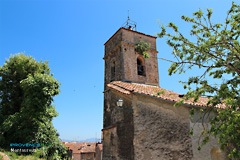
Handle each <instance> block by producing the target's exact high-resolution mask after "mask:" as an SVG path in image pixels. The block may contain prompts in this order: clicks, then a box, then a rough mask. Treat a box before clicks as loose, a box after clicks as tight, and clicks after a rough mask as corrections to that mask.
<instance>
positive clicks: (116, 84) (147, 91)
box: [107, 81, 223, 108]
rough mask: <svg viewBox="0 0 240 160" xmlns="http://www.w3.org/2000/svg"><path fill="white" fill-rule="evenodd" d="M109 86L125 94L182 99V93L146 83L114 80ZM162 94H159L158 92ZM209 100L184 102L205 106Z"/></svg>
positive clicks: (176, 100)
mask: <svg viewBox="0 0 240 160" xmlns="http://www.w3.org/2000/svg"><path fill="white" fill-rule="evenodd" d="M107 86H108V87H109V88H112V89H115V90H117V91H118V92H121V93H123V94H127V95H130V94H142V95H147V96H150V97H155V98H159V99H162V100H166V101H171V102H179V101H181V100H182V98H181V97H179V96H181V95H182V94H179V93H176V92H172V91H169V90H166V89H163V88H161V87H159V86H152V85H146V84H138V83H129V82H122V81H113V82H111V83H109V84H108V85H107ZM158 92H159V93H160V94H157V93H158ZM207 102H208V98H206V97H200V98H199V100H198V102H195V103H193V100H188V101H184V104H187V105H193V106H199V107H203V106H206V105H207ZM216 108H223V105H218V106H217V107H216Z"/></svg>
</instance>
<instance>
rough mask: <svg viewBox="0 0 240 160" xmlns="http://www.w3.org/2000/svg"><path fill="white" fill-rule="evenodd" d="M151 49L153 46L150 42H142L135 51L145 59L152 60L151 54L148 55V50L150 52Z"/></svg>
mask: <svg viewBox="0 0 240 160" xmlns="http://www.w3.org/2000/svg"><path fill="white" fill-rule="evenodd" d="M150 47H151V44H150V43H148V42H144V41H140V42H139V43H138V44H137V45H136V46H135V51H136V52H138V53H141V54H143V57H144V58H145V59H147V58H150V56H149V54H148V53H147V50H149V49H150Z"/></svg>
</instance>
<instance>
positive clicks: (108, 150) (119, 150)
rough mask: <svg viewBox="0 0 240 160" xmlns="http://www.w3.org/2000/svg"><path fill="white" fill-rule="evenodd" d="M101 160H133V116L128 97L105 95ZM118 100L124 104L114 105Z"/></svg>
mask: <svg viewBox="0 0 240 160" xmlns="http://www.w3.org/2000/svg"><path fill="white" fill-rule="evenodd" d="M105 98H106V100H105V105H106V106H104V129H103V136H104V138H103V159H104V160H108V159H109V160H110V159H111V160H113V159H116V160H133V132H134V129H133V116H132V113H133V111H132V101H131V100H130V97H128V96H123V95H121V94H119V93H117V92H111V91H108V93H105ZM119 98H122V99H123V101H124V103H123V106H122V107H121V108H120V107H118V106H117V105H116V102H117V100H118V99H119Z"/></svg>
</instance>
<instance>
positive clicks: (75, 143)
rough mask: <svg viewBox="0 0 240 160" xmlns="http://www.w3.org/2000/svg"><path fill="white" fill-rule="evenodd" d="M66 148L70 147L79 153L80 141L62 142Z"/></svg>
mask: <svg viewBox="0 0 240 160" xmlns="http://www.w3.org/2000/svg"><path fill="white" fill-rule="evenodd" d="M63 144H64V145H65V146H66V147H67V148H69V149H71V150H72V152H73V153H80V150H79V149H80V148H81V147H82V143H77V142H65V143H63Z"/></svg>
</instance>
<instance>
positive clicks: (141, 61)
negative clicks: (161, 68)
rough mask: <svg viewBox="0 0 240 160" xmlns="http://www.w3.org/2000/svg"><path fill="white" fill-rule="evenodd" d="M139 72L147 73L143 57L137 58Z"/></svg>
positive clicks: (139, 73)
mask: <svg viewBox="0 0 240 160" xmlns="http://www.w3.org/2000/svg"><path fill="white" fill-rule="evenodd" d="M137 72H138V75H141V76H145V75H146V73H145V66H144V59H143V57H138V58H137Z"/></svg>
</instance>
